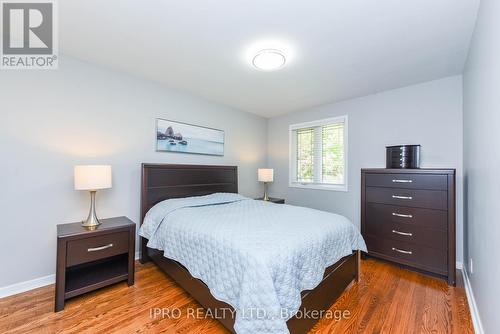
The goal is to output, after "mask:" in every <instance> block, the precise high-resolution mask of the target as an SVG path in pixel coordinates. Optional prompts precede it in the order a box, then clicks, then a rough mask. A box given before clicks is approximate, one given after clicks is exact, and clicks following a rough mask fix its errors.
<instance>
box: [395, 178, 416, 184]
mask: <svg viewBox="0 0 500 334" xmlns="http://www.w3.org/2000/svg"><path fill="white" fill-rule="evenodd" d="M392 182H393V183H412V182H413V180H398V179H395V180H392Z"/></svg>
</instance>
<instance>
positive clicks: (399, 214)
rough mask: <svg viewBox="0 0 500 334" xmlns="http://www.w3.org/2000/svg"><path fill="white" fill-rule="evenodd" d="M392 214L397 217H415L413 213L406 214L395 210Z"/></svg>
mask: <svg viewBox="0 0 500 334" xmlns="http://www.w3.org/2000/svg"><path fill="white" fill-rule="evenodd" d="M392 215H393V216H396V217H403V218H413V215H404V214H402V213H397V212H393V213H392Z"/></svg>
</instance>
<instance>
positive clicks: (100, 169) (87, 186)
mask: <svg viewBox="0 0 500 334" xmlns="http://www.w3.org/2000/svg"><path fill="white" fill-rule="evenodd" d="M107 188H111V166H107V165H86V166H75V189H76V190H99V189H107Z"/></svg>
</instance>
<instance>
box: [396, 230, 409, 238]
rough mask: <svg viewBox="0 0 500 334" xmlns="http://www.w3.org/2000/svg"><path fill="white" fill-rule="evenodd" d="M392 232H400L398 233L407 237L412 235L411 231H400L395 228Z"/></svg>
mask: <svg viewBox="0 0 500 334" xmlns="http://www.w3.org/2000/svg"><path fill="white" fill-rule="evenodd" d="M392 233H396V234H400V235H405V236H407V237H411V236H413V233H408V232H401V231H396V230H392Z"/></svg>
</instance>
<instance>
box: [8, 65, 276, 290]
mask: <svg viewBox="0 0 500 334" xmlns="http://www.w3.org/2000/svg"><path fill="white" fill-rule="evenodd" d="M0 102H1V105H0V156H1V159H2V160H1V163H0V184H1V188H2V191H1V192H0V203H1V204H0V205H1V215H2V218H1V232H0V245H1V252H0V263H2V274H1V275H0V287H2V286H6V285H10V284H13V283H17V282H21V281H26V280H30V279H34V278H37V277H41V276H45V275H49V274H53V273H54V271H55V258H56V224H60V223H67V222H74V221H78V220H81V219H83V218H86V215H87V212H88V211H87V210H88V207H89V202H88V201H89V195H88V193H86V192H77V191H74V190H73V179H72V178H73V166H74V165H77V164H94V163H95V164H111V165H112V166H113V178H114V179H113V188H112V189H110V190H105V191H101V192H99V193H98V195H97V200H98V202H97V205H98V207H97V209H98V214H99V215H100V217H111V216H118V215H125V216H128V217H130V218H131V219H132V220H134V221H135V222H138V221H139V193H140V191H139V189H140V164H141V162H159V163H195V164H221V165H222V164H224V165H238V167H239V186H240V192H241V193H242V194H245V195H249V196H255V195H257V194H260V192H261V189H260V185H259V184H258V183H257V182H256V171H257V168H258V167H262V166H263V165H264V164H265V161H266V156H265V151H266V119H264V118H261V117H258V116H254V115H252V114H248V113H244V112H240V111H235V110H232V109H230V108H227V107H224V106H220V105H216V104H213V103H209V102H207V101H204V100H201V99H198V98H194V97H192V96H189V95H186V94H182V93H178V92H175V91H172V90H169V89H168V88H166V87H164V86H161V85H157V84H154V83H150V82H148V81H144V80H142V79H139V78H134V77H131V76H127V75H123V74H120V73H118V72H113V71H108V70H105V69H101V68H99V67H95V66H93V65H89V64H86V63H83V62H80V61H77V60H74V59H69V58H63V59H61V60H60V69H59V70H56V71H24V72H23V71H2V72H1V73H0ZM156 117H163V118H168V119H173V120H179V121H184V122H188V123H195V124H200V125H204V126H209V127H214V128H218V129H222V130H225V139H226V145H225V155H224V157H211V156H203V155H192V154H179V153H156V152H155V146H154V144H155V127H154V121H155V118H156Z"/></svg>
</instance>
